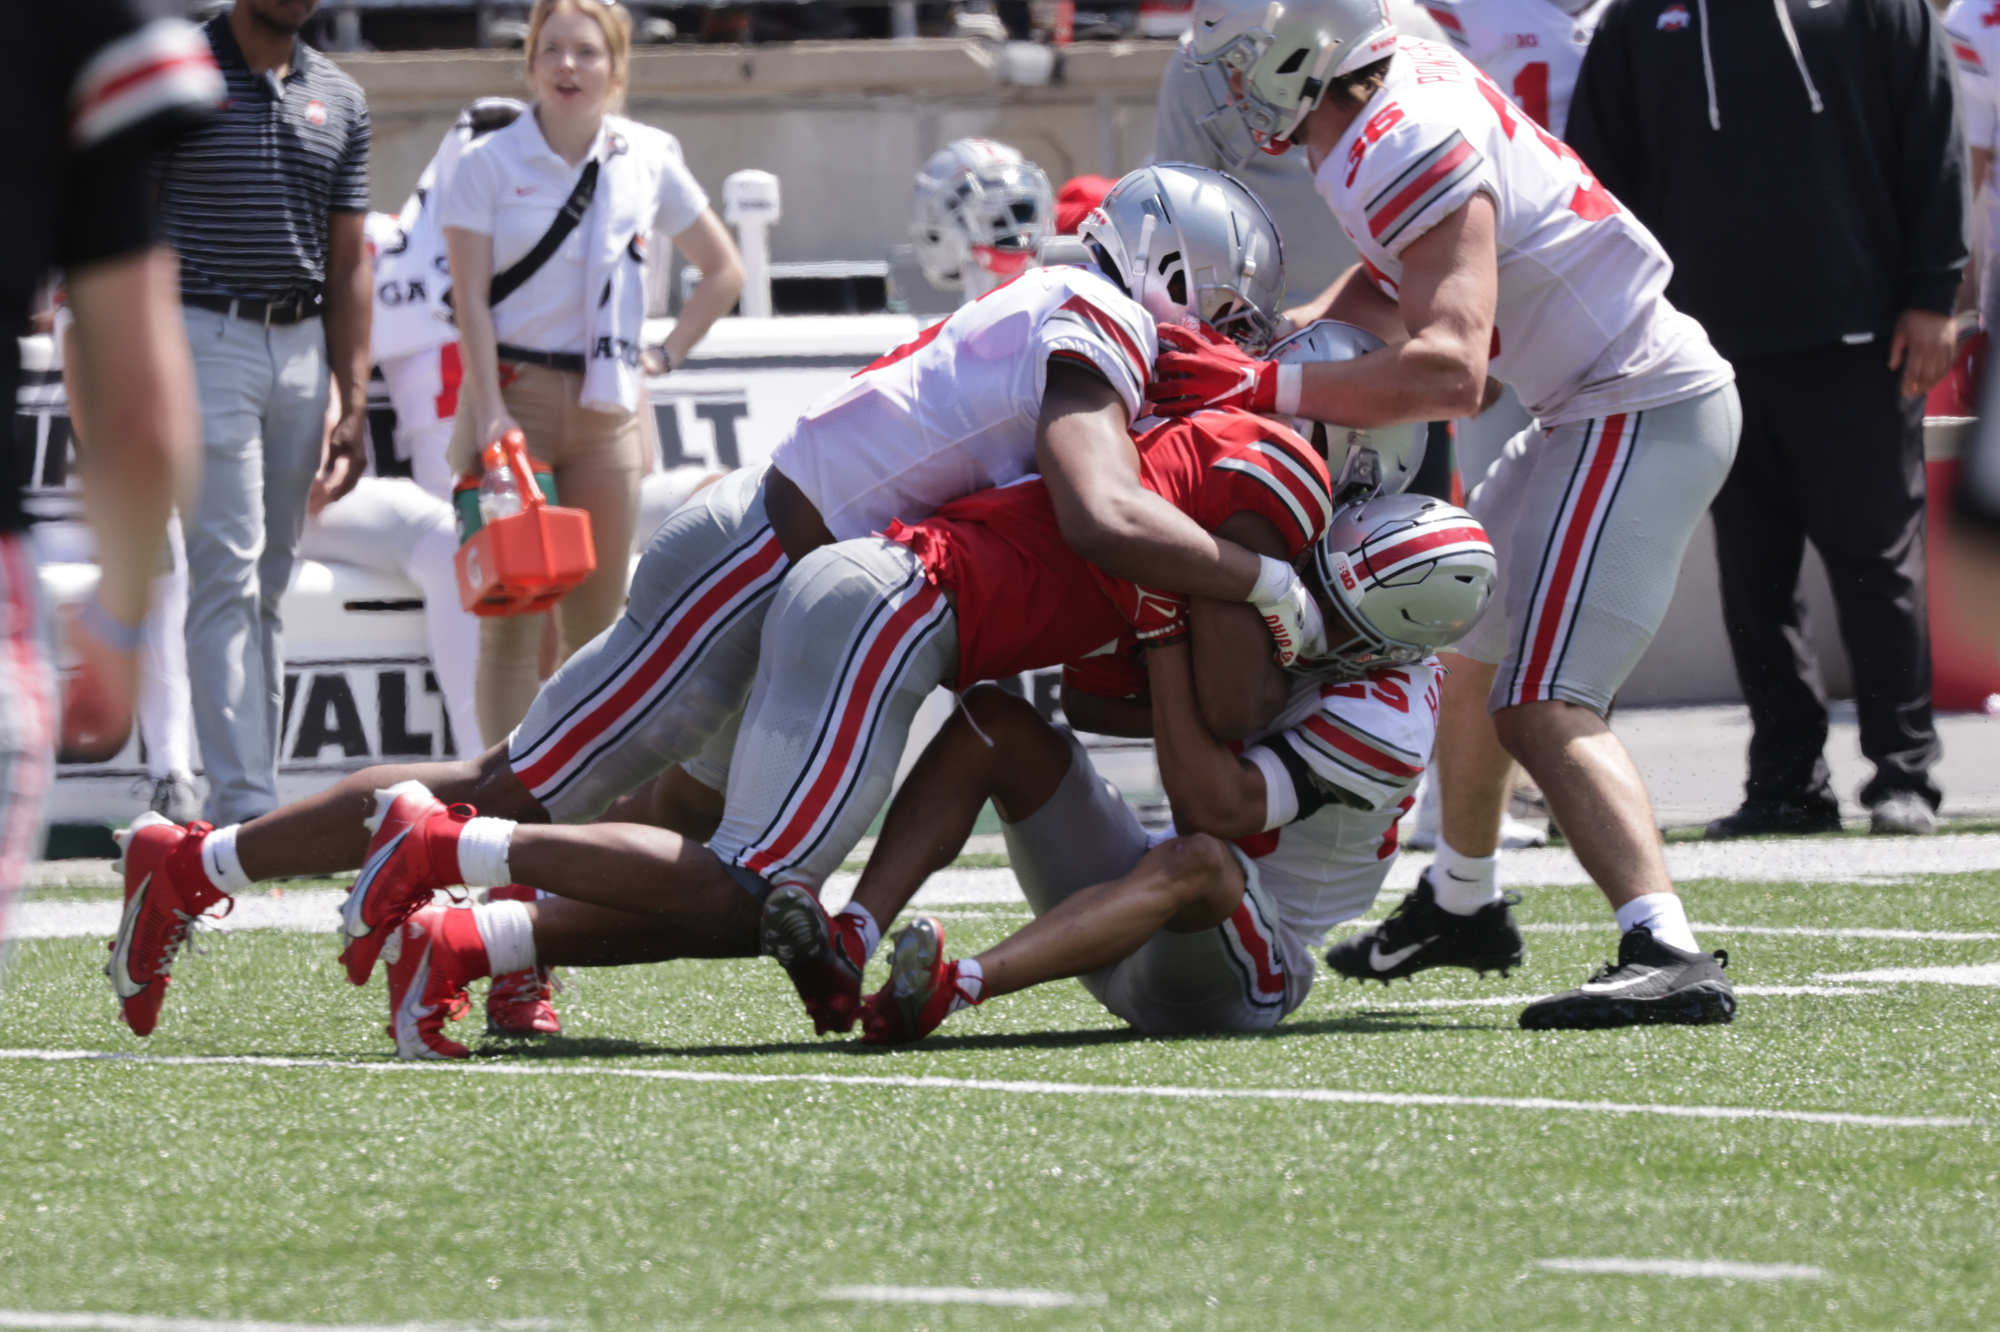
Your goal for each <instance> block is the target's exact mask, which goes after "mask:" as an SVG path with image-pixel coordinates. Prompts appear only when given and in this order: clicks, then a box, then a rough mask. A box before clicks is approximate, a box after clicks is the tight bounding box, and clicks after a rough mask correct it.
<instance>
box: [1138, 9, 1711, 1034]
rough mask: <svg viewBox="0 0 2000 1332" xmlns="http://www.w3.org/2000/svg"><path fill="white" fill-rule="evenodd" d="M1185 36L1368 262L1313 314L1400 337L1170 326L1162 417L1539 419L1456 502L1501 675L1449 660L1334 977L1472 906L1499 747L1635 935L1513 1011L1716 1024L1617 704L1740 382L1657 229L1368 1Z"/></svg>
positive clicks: (1486, 82)
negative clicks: (1475, 550) (1674, 302)
mask: <svg viewBox="0 0 2000 1332" xmlns="http://www.w3.org/2000/svg"><path fill="white" fill-rule="evenodd" d="M1197 41H1198V43H1199V44H1200V45H1199V48H1198V51H1197V54H1198V55H1199V56H1200V57H1201V58H1203V59H1207V60H1210V61H1213V62H1215V63H1218V64H1219V65H1221V66H1222V67H1223V68H1224V69H1226V70H1227V71H1228V74H1229V78H1230V81H1231V86H1232V89H1233V90H1234V92H1235V94H1236V96H1237V99H1238V102H1239V105H1240V106H1241V107H1242V108H1243V112H1244V117H1245V120H1246V123H1248V124H1249V126H1250V128H1251V130H1252V132H1253V133H1255V134H1257V135H1258V136H1259V137H1260V139H1261V140H1262V141H1263V142H1264V143H1266V144H1268V145H1269V146H1270V147H1271V148H1273V149H1274V150H1275V149H1282V148H1284V147H1285V146H1287V145H1290V146H1291V150H1292V151H1299V150H1303V151H1304V152H1305V153H1306V156H1307V161H1308V162H1309V163H1310V164H1311V165H1312V166H1313V169H1314V175H1315V179H1316V181H1317V183H1318V186H1319V189H1320V192H1321V195H1322V197H1324V198H1325V200H1326V201H1327V204H1328V207H1329V208H1330V209H1331V211H1332V213H1333V215H1334V219H1333V224H1335V225H1338V226H1340V227H1341V228H1342V229H1343V230H1344V231H1345V232H1346V233H1347V235H1348V236H1349V237H1350V238H1351V239H1353V240H1354V241H1355V243H1356V245H1357V246H1358V247H1359V248H1360V251H1361V255H1362V260H1363V269H1362V271H1360V272H1357V273H1354V274H1350V275H1349V276H1348V277H1347V278H1346V279H1345V280H1344V281H1342V282H1341V283H1339V284H1337V285H1336V286H1335V287H1334V288H1333V289H1332V290H1330V291H1329V292H1328V293H1327V294H1326V297H1325V303H1326V305H1327V307H1328V308H1327V310H1326V311H1325V313H1327V314H1328V315H1330V316H1332V317H1334V318H1349V313H1348V312H1350V311H1356V312H1359V311H1370V312H1372V313H1373V314H1374V315H1375V316H1376V317H1377V318H1379V316H1380V314H1381V313H1382V312H1383V311H1384V310H1386V309H1393V310H1394V311H1395V313H1396V314H1397V315H1398V316H1399V317H1400V319H1401V321H1402V322H1403V324H1404V325H1405V326H1406V327H1407V329H1408V331H1409V337H1408V339H1407V340H1406V341H1404V342H1401V343H1400V344H1397V345H1393V346H1391V347H1388V348H1386V349H1384V350H1382V351H1380V352H1376V353H1374V354H1372V355H1369V356H1365V357H1362V358H1360V359H1358V360H1356V361H1353V362H1349V363H1335V364H1325V365H1307V366H1284V365H1279V364H1277V363H1274V362H1248V361H1246V358H1243V357H1241V356H1236V355H1234V354H1233V353H1229V352H1228V351H1227V349H1223V348H1219V347H1208V348H1202V347H1199V346H1197V345H1196V343H1195V340H1194V339H1191V338H1184V337H1181V336H1180V335H1178V334H1176V333H1173V332H1171V331H1165V332H1163V333H1162V340H1163V350H1162V354H1161V361H1160V378H1159V380H1158V382H1157V385H1156V388H1155V394H1156V399H1155V400H1156V402H1158V403H1159V404H1160V405H1161V406H1162V407H1163V408H1165V409H1170V410H1185V409H1186V408H1187V407H1191V406H1197V405H1200V404H1203V403H1213V402H1231V403H1238V404H1240V405H1247V406H1250V407H1251V408H1252V409H1253V410H1256V409H1258V408H1259V407H1260V406H1262V405H1263V404H1265V403H1270V404H1274V405H1275V406H1276V407H1277V408H1278V410H1280V411H1283V412H1288V413H1299V414H1304V415H1308V416H1314V417H1319V418H1322V419H1334V420H1343V421H1352V422H1355V423H1357V424H1360V425H1364V426H1366V425H1372V424H1376V423H1387V422H1393V421H1409V420H1423V419H1426V418H1428V417H1437V416H1455V417H1456V416H1466V415H1470V414H1472V413H1474V412H1476V411H1477V410H1478V406H1479V403H1480V401H1481V397H1482V392H1483V388H1484V384H1485V379H1486V375H1487V373H1488V370H1489V367H1490V369H1491V373H1492V374H1493V375H1494V376H1496V377H1498V378H1499V379H1500V380H1502V381H1504V382H1507V383H1510V384H1512V385H1513V386H1514V388H1515V390H1516V391H1517V392H1518V393H1519V395H1520V398H1521V401H1522V403H1523V404H1524V405H1525V406H1526V407H1527V408H1528V410H1529V411H1530V412H1532V413H1533V414H1534V415H1535V417H1536V420H1537V422H1538V425H1539V428H1538V429H1534V430H1530V431H1525V432H1523V433H1522V434H1520V435H1518V436H1516V437H1515V438H1514V439H1513V440H1512V441H1511V442H1510V443H1509V444H1508V445H1507V448H1506V450H1505V452H1504V453H1503V454H1502V456H1501V459H1500V461H1499V463H1498V464H1496V465H1495V467H1494V468H1493V471H1492V472H1491V473H1490V474H1489V475H1488V476H1487V478H1486V479H1485V481H1484V482H1483V483H1482V485H1481V486H1480V488H1479V489H1478V490H1477V491H1475V492H1474V494H1473V496H1472V499H1471V508H1472V511H1473V513H1474V514H1475V515H1476V516H1478V517H1479V519H1480V520H1481V522H1483V523H1484V524H1485V525H1486V527H1487V530H1488V531H1489V532H1490V533H1491V535H1492V538H1493V543H1494V546H1495V548H1496V549H1497V550H1498V552H1499V556H1500V568H1501V573H1500V589H1499V595H1498V596H1497V597H1496V598H1495V601H1494V603H1493V605H1492V606H1490V607H1489V608H1488V610H1487V612H1486V614H1485V616H1484V617H1483V619H1482V621H1481V623H1480V625H1479V626H1478V627H1477V628H1475V629H1474V630H1473V632H1472V633H1471V635H1469V636H1468V638H1467V639H1466V640H1465V641H1464V643H1463V644H1462V646H1461V649H1460V651H1461V652H1462V654H1463V655H1464V656H1466V657H1468V658H1470V659H1471V661H1473V662H1475V663H1484V664H1486V665H1489V666H1490V667H1491V668H1492V669H1491V670H1490V671H1489V670H1487V669H1475V670H1467V671H1461V672H1458V673H1456V674H1454V675H1453V676H1452V677H1450V678H1449V679H1448V681H1447V684H1446V688H1445V692H1444V709H1443V720H1442V730H1441V737H1442V738H1441V744H1440V751H1439V752H1440V769H1439V770H1440V773H1441V776H1442V790H1443V797H1444V819H1443V825H1444V826H1443V838H1442V839H1441V841H1440V843H1439V847H1438V861H1437V863H1436V864H1435V865H1434V866H1433V867H1432V869H1431V870H1430V871H1429V872H1428V873H1427V874H1426V876H1425V879H1424V882H1423V883H1422V884H1421V885H1420V886H1419V888H1418V890H1417V891H1416V892H1415V893H1413V894H1411V896H1410V897H1409V898H1408V899H1406V900H1405V902H1404V904H1403V906H1402V907H1400V908H1399V909H1398V910H1397V912H1396V913H1395V914H1394V915H1393V916H1391V917H1390V919H1389V920H1388V921H1385V922H1384V923H1383V924H1382V925H1381V926H1379V927H1377V928H1376V929H1375V930H1372V931H1369V932H1367V933H1366V934H1364V935H1362V936H1360V937H1358V938H1357V939H1354V940H1350V941H1348V942H1347V943H1345V944H1343V945H1342V946H1341V947H1339V948H1336V949H1335V950H1334V951H1333V953H1332V954H1330V955H1329V961H1330V962H1331V963H1332V965H1334V967H1335V968H1336V969H1337V970H1340V971H1343V972H1344V973H1346V974H1349V975H1354V976H1358V977H1363V978H1366V977H1373V976H1382V977H1384V978H1386V977H1387V976H1388V975H1391V974H1408V973H1409V972H1411V971H1415V970H1421V969H1423V968H1424V967H1426V966H1428V965H1430V964H1431V963H1430V961H1429V955H1431V954H1433V953H1434V952H1435V950H1436V947H1437V943H1438V941H1440V940H1443V939H1445V938H1447V937H1450V936H1451V935H1452V934H1454V933H1462V932H1463V931H1465V930H1467V929H1471V928H1474V926H1473V925H1472V924H1471V923H1470V922H1475V921H1477V920H1480V919H1483V918H1485V911H1484V909H1485V908H1486V907H1489V906H1491V905H1492V904H1493V903H1494V902H1495V901H1497V900H1498V899H1499V895H1500V890H1499V886H1498V883H1497V881H1496V878H1495V873H1494V861H1493V855H1494V851H1495V845H1496V840H1497V836H1498V832H1499V827H1500V820H1501V815H1502V813H1503V811H1504V806H1505V800H1506V787H1507V780H1506V778H1507V772H1508V764H1509V755H1510V754H1511V755H1512V756H1513V757H1514V758H1518V759H1519V760H1520V761H1521V763H1522V765H1523V766H1524V767H1526V768H1527V769H1528V771H1529V773H1530V774H1531V775H1532V776H1533V777H1534V778H1535V780H1536V782H1537V783H1538V784H1539V785H1540V787H1541V789H1542V792H1543V794H1544V795H1545V796H1546V797H1547V799H1548V801H1549V804H1550V808H1551V811H1552V813H1553V814H1554V815H1555V817H1556V818H1557V819H1558V820H1559V821H1560V823H1561V824H1562V827H1563V828H1564V830H1565V832H1566V833H1568V834H1569V835H1570V838H1571V842H1572V845H1573V846H1574V848H1575V850H1576V853H1577V857H1578V859H1579V860H1581V861H1582V862H1583V865H1584V867H1585V869H1586V870H1588V871H1589V872H1590V874H1591V877H1592V878H1593V879H1594V880H1595V881H1596V882H1597V884H1598V885H1599V887H1600V888H1601V889H1603V891H1604V893H1605V895H1606V897H1607V899H1608V900H1609V902H1610V904H1611V906H1612V907H1613V908H1614V910H1615V913H1616V915H1617V918H1618V923H1619V924H1620V926H1621V927H1622V928H1623V930H1624V935H1623V938H1622V939H1621V941H1620V945H1619V958H1618V962H1617V964H1616V965H1615V966H1613V967H1610V968H1608V969H1607V970H1606V971H1605V972H1604V973H1602V974H1600V975H1598V976H1595V977H1593V978H1592V979H1591V980H1590V981H1589V982H1587V983H1586V984H1585V985H1584V986H1583V987H1582V988H1581V989H1578V990H1575V991H1571V992H1568V993H1566V994H1562V995H1556V996H1552V997H1551V998H1549V999H1546V1000H1542V1001H1538V1002H1537V1003H1535V1004H1533V1005H1530V1006H1529V1008H1528V1009H1527V1010H1526V1011H1524V1012H1523V1013H1522V1015H1521V1020H1522V1023H1523V1024H1524V1025H1527V1026H1535V1027H1582V1026H1604V1025H1624V1024H1628V1023H1637V1022H1690V1023H1707V1022H1719V1021H1728V1020H1729V1018H1730V1017H1731V1016H1732V1014H1733V1012H1734V1006H1735V1000H1734V996H1733V994H1731V993H1730V992H1729V990H1728V986H1727V983H1726V982H1721V983H1720V988H1719V989H1718V988H1717V987H1716V986H1715V985H1714V984H1711V983H1710V982H1711V979H1714V980H1717V981H1719V979H1720V977H1719V972H1717V971H1716V970H1715V968H1716V961H1715V959H1714V958H1713V957H1711V956H1710V955H1709V954H1707V953H1704V952H1702V951H1701V950H1700V948H1699V947H1698V945H1697V944H1696V941H1695V938H1694V934H1693V932H1692V931H1691V930H1690V929H1689V927H1688V924H1687V913H1686V911H1685V909H1684V908H1683V906H1682V903H1681V900H1680V898H1679V897H1678V896H1677V895H1676V894H1675V892H1674V887H1673V882H1672V880H1671V879H1670V878H1669V876H1668V874H1667V868H1666V862H1665V859H1664V857H1663V856H1662V855H1661V852H1660V847H1659V831H1658V828H1657V826H1656V825H1655V823H1654V821H1653V815H1652V807H1651V802H1650V800H1649V798H1648V797H1647V795H1646V790H1645V786H1644V783H1643V782H1642V781H1641V780H1640V777H1639V773H1638V770H1637V769H1636V767H1634V765H1633V763H1632V760H1631V757H1630V756H1629V755H1628V754H1627V753H1626V752H1625V749H1624V747H1623V745H1621V744H1620V743H1619V741H1618V739H1617V737H1616V736H1614V735H1613V734H1612V732H1611V729H1610V727H1609V726H1608V724H1607V723H1606V721H1605V713H1606V711H1607V710H1608V709H1609V707H1610V704H1611V700H1612V696H1613V695H1614V694H1615V692H1616V691H1617V689H1618V687H1619V685H1620V684H1621V683H1622V682H1623V681H1624V679H1625V677H1626V675H1627V674H1628V673H1629V672H1630V671H1631V669H1632V667H1633V666H1634V665H1635V664H1636V663H1637V661H1638V659H1639V657H1640V654H1641V653H1643V652H1644V650H1645V648H1646V646H1647V644H1648V643H1649V642H1650V641H1651V638H1652V635H1653V633H1654V631H1655V630H1656V629H1657V628H1658V627H1659V624H1660V621H1661V619H1662V617H1663V616H1664V615H1665V613H1666V609H1667V605H1668V602H1669V600H1670V599H1671V597H1672V594H1673V587H1674V581H1675V577H1676V574H1677V572H1678V570H1679V568H1680V564H1681V558H1682V555H1683V554H1684V553H1685V551H1686V548H1687V543H1688V541H1689V539H1690V538H1691V537H1692V535H1693V533H1694V529H1695V526H1696V524H1697V523H1698V521H1699V520H1700V517H1701V515H1702V513H1703V512H1704V511H1705V510H1706V508H1707V507H1708V504H1709V501H1710V500H1711V499H1712V498H1713V497H1714V496H1715V494H1716V492H1717V491H1718V490H1719V489H1720V488H1721V485H1722V482H1723V480H1724V478H1725V477H1726V476H1727V474H1728V470H1729V466H1730V463H1731V461H1732V459H1733V458H1734V456H1735V449H1736V440H1737V434H1738V432H1739V430H1740V428H1741V412H1740V409H1739V407H1738V404H1737V401H1736V395H1735V388H1734V375H1733V372H1732V371H1731V370H1730V367H1729V365H1728V363H1727V362H1725V361H1723V360H1722V358H1721V357H1720V356H1718V355H1717V354H1716V353H1715V351H1714V349H1713V348H1712V347H1711V346H1710V345H1709V343H1708V339H1707V336H1706V335H1705V334H1704V333H1703V332H1702V330H1701V327H1700V326H1699V325H1698V324H1696V323H1695V322H1694V321H1693V320H1692V319H1689V318H1688V317H1687V316H1685V315H1683V314H1681V313H1679V312H1678V311H1676V310H1675V309H1674V308H1673V307H1672V306H1671V305H1670V304H1669V303H1668V302H1667V300H1666V298H1665V295H1664V294H1663V293H1664V290H1665V287H1666V284H1667V280H1668V278H1669V276H1670V275H1671V272H1672V268H1671V265H1670V263H1669V262H1668V260H1667V257H1666V254H1665V252H1664V251H1663V250H1661V248H1660V246H1659V244H1658V242H1656V241H1655V240H1654V239H1653V237H1652V236H1651V234H1650V233H1648V232H1647V230H1646V229H1645V227H1643V226H1642V225H1640V223H1639V222H1638V221H1637V220H1636V219H1635V218H1633V216H1632V215H1631V214H1630V213H1629V212H1628V211H1627V210H1626V209H1624V208H1623V207H1622V206H1621V205H1620V204H1619V203H1618V201H1617V200H1616V199H1614V198H1612V197H1611V196H1610V194H1608V193H1607V192H1606V191H1605V190H1604V189H1603V187H1602V186H1600V185H1599V184H1598V183H1597V181H1596V180H1595V179H1594V178H1593V177H1592V176H1591V174H1590V172H1589V171H1588V169H1586V168H1585V167H1584V165H1583V164H1582V162H1580V161H1579V160H1578V159H1577V157H1576V155H1575V154H1574V153H1573V152H1571V151H1569V149H1568V148H1566V147H1565V146H1564V145H1563V143H1562V142H1561V141H1560V140H1558V139H1556V138H1555V137H1554V136H1553V135H1551V134H1549V133H1548V131H1546V130H1544V129H1543V128H1542V127H1541V126H1539V125H1536V124H1535V123H1534V122H1533V121H1531V120H1529V119H1528V118H1527V117H1526V116H1524V115H1522V114H1521V112H1520V111H1519V110H1518V109H1517V108H1516V107H1515V106H1514V104H1513V103H1512V102H1511V101H1510V100H1508V98H1507V96H1506V94H1505V93H1503V92H1502V91H1501V90H1500V89H1499V88H1498V87H1497V86H1495V85H1494V83H1493V82H1492V81H1491V80H1490V79H1488V78H1486V77H1485V76H1484V75H1483V74H1481V73H1480V72H1479V70H1478V69H1477V68H1476V67H1475V66H1474V65H1472V63H1471V62H1469V61H1468V60H1466V59H1465V58H1464V57H1463V56H1461V55H1459V54H1458V53H1457V52H1455V51H1453V50H1452V49H1450V48H1449V47H1447V46H1442V45H1438V44H1436V43H1431V42H1422V41H1413V40H1409V39H1403V38H1399V37H1398V36H1397V34H1396V31H1395V28H1394V25H1393V24H1391V23H1390V22H1389V21H1388V19H1387V16H1386V14H1385V12H1384V11H1383V9H1382V7H1381V3H1380V0H1294V2H1293V3H1285V4H1281V5H1277V6H1274V7H1273V8H1272V9H1271V10H1270V11H1268V12H1267V14H1266V15H1265V16H1263V17H1260V18H1257V19H1255V20H1251V21H1246V22H1244V23H1243V24H1242V25H1241V26H1239V27H1238V28H1236V30H1234V31H1215V32H1211V33H1208V34H1206V35H1202V36H1198V38H1197ZM1315 313H1318V312H1315ZM1351 322H1358V323H1362V324H1363V325H1364V326H1370V325H1372V323H1373V320H1371V319H1370V318H1367V317H1363V318H1355V319H1352V320H1351ZM1169 342H1171V343H1172V344H1173V345H1172V346H1171V347H1168V346H1166V344H1167V343H1169ZM1489 686H1490V687H1489ZM1481 695H1484V698H1483V699H1482V698H1481ZM1489 716H1490V721H1489V720H1488V718H1489ZM1377 943H1379V944H1380V945H1381V947H1380V949H1379V950H1378V949H1377V948H1375V946H1374V945H1375V944H1377ZM1387 959H1394V963H1393V965H1391V966H1386V967H1385V966H1383V965H1382V962H1383V961H1384V960H1387Z"/></svg>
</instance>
